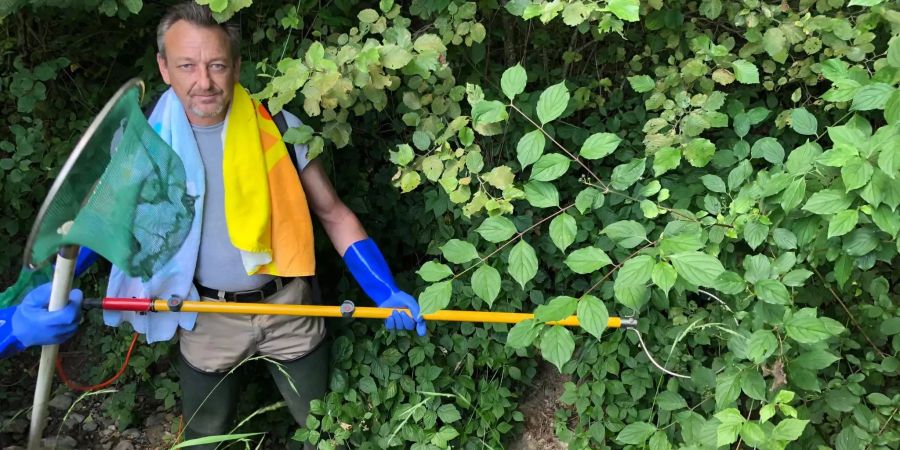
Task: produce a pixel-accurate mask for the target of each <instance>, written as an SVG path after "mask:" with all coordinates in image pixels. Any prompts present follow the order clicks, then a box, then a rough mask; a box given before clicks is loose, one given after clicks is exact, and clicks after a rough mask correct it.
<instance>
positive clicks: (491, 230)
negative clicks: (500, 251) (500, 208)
mask: <svg viewBox="0 0 900 450" xmlns="http://www.w3.org/2000/svg"><path fill="white" fill-rule="evenodd" d="M475 231H477V232H478V234H480V235H481V237H483V238H485V239H486V240H488V241H490V242H493V243H495V244H496V243H499V242H503V241H505V240H507V239H509V238H511V237H512V236H513V235H514V234H516V233H517V232H518V231H517V230H516V225H515V224H513V223H512V221H511V220H509V219H507V218H506V217H503V216H494V217H488V218H487V219H484V222H481V225H479V226H478V229H476V230H475Z"/></svg>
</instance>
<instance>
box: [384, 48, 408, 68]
mask: <svg viewBox="0 0 900 450" xmlns="http://www.w3.org/2000/svg"><path fill="white" fill-rule="evenodd" d="M380 53H381V65H383V66H384V67H386V68H388V69H393V70H398V69H402V68H403V67H404V66H406V65H407V64H409V62H410V61H412V58H413V55H412V53H410V52H409V51H407V50H406V49H405V48H403V47H400V46H398V45H394V44H385V45H383V46H382V47H381V51H380Z"/></svg>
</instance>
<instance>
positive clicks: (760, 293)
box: [754, 280, 791, 305]
mask: <svg viewBox="0 0 900 450" xmlns="http://www.w3.org/2000/svg"><path fill="white" fill-rule="evenodd" d="M754 288H755V289H756V296H757V297H758V298H759V299H760V300H762V301H764V302H766V303H771V304H773V305H787V304H789V303H790V302H791V294H790V293H788V290H787V288H786V287H784V284H782V283H781V282H780V281H778V280H759V281H757V282H756V284H755V285H754Z"/></svg>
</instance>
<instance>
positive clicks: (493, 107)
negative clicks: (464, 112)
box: [472, 100, 509, 126]
mask: <svg viewBox="0 0 900 450" xmlns="http://www.w3.org/2000/svg"><path fill="white" fill-rule="evenodd" d="M508 118H509V113H508V112H507V111H506V105H504V104H503V103H501V102H499V101H497V100H482V101H480V102H478V103H476V104H475V105H474V106H472V123H473V124H475V125H476V126H478V125H486V124H491V123H497V122H502V121H504V120H506V119H508Z"/></svg>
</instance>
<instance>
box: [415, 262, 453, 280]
mask: <svg viewBox="0 0 900 450" xmlns="http://www.w3.org/2000/svg"><path fill="white" fill-rule="evenodd" d="M416 273H417V274H419V277H420V278H422V279H423V280H425V281H427V282H429V283H433V282H435V281H441V280H443V279H444V278H447V277H449V276H451V275H453V271H452V270H450V268H449V267H447V265H446V264H441V263H439V262H437V261H428V262H426V263H425V264H422V268H421V269H419V270H418V271H417V272H416Z"/></svg>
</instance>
